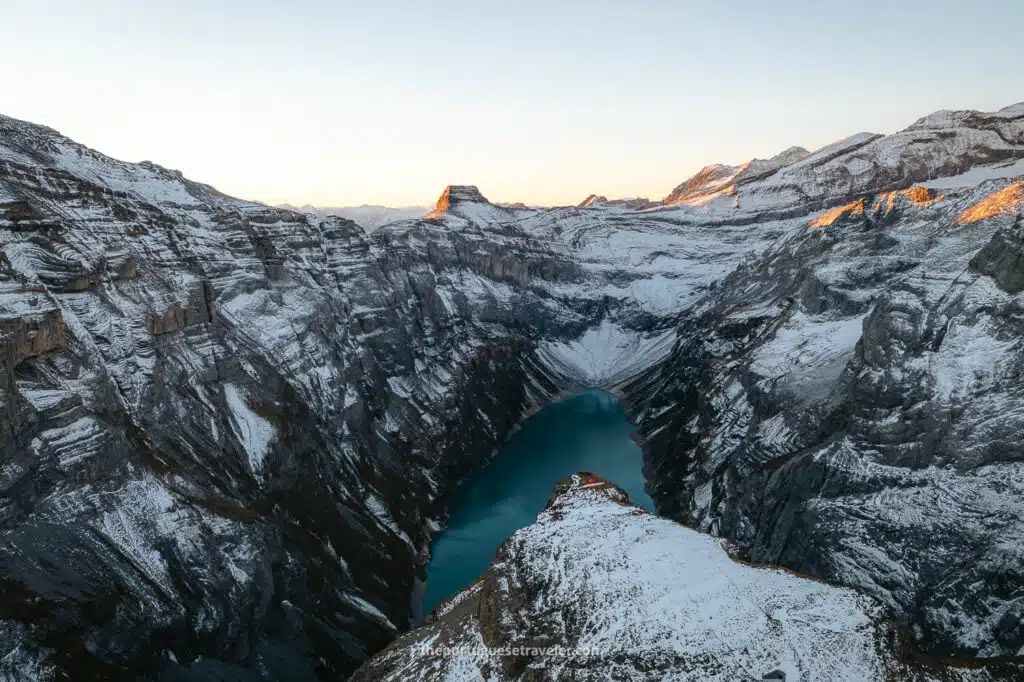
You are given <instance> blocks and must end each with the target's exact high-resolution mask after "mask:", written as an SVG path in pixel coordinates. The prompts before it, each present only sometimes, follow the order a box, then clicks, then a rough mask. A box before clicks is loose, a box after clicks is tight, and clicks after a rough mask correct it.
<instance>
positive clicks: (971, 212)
mask: <svg viewBox="0 0 1024 682" xmlns="http://www.w3.org/2000/svg"><path fill="white" fill-rule="evenodd" d="M1021 206H1024V180H1021V181H1018V182H1015V183H1013V184H1012V185H1008V186H1006V187H1005V188H1003V189H1001V190H999V191H998V192H993V193H992V194H989V195H988V196H987V197H985V198H984V199H982V200H981V201H979V202H978V203H976V204H975V205H974V206H971V207H970V208H969V209H967V210H966V211H964V212H963V213H961V214H960V215H958V216H957V218H956V222H957V223H959V224H960V225H966V224H968V223H976V222H978V221H979V220H985V219H986V218H994V217H995V216H997V215H1004V214H1008V213H1016V212H1018V211H1019V210H1020V208H1021Z"/></svg>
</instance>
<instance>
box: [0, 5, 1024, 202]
mask: <svg viewBox="0 0 1024 682" xmlns="http://www.w3.org/2000/svg"><path fill="white" fill-rule="evenodd" d="M368 5H369V3H361V2H328V1H327V0H312V1H307V2H301V3H293V4H292V5H291V6H286V5H284V4H282V3H273V2H268V1H266V0H252V1H251V2H239V1H237V0H225V1H223V2H220V3H206V2H199V1H198V0H180V1H178V2H143V3H140V2H127V1H124V0H96V1H95V2H90V3H80V2H74V1H72V0H39V1H38V2H34V3H22V4H20V5H18V6H12V7H10V8H5V19H6V23H7V26H8V27H10V28H11V30H9V31H8V33H7V35H5V41H4V43H3V45H2V46H0V51H2V59H0V86H2V88H3V89H2V92H3V93H4V94H3V96H2V100H0V102H2V104H0V113H2V114H6V115H9V116H14V117H17V118H22V119H26V120H29V121H32V122H34V123H40V124H43V125H47V126H50V127H53V128H56V129H57V130H59V131H60V132H62V133H64V134H65V135H67V136H68V137H70V138H72V139H74V140H76V141H78V142H81V143H82V144H85V145H87V146H89V147H92V148H94V149H97V150H98V151H100V152H103V153H105V154H108V155H110V156H113V157H115V158H119V159H124V160H126V161H141V160H151V161H153V162H155V163H158V164H160V165H162V166H166V167H169V168H175V169H180V170H181V171H183V172H184V173H185V175H186V176H187V177H189V178H190V179H193V180H197V181H199V182H204V183H208V184H211V185H213V186H214V187H217V188H218V189H219V190H221V191H223V192H226V193H228V194H231V195H234V196H238V197H242V198H246V199H255V200H259V201H264V202H267V203H271V204H276V203H285V202H287V203H291V204H295V205H302V204H313V205H320V206H346V205H360V204H381V205H387V206H407V205H430V204H432V203H433V202H434V201H435V200H436V199H437V196H438V195H439V194H440V192H441V190H442V189H443V188H444V187H445V185H448V184H470V185H476V186H477V187H479V188H480V190H481V192H482V193H483V194H484V195H485V196H487V197H488V199H490V200H491V201H495V202H499V201H505V202H517V201H521V202H524V203H526V204H534V205H566V204H575V203H577V202H579V201H581V200H583V199H584V198H585V197H586V196H587V195H589V194H591V193H593V194H599V195H605V196H608V197H609V198H619V197H626V196H630V197H639V196H644V197H649V198H652V199H659V198H662V197H664V196H665V195H666V194H668V193H669V191H671V190H672V188H673V187H675V186H676V185H678V184H679V183H681V182H682V181H684V180H685V179H686V178H688V177H689V176H691V175H693V173H695V172H696V171H697V170H699V169H700V168H701V167H703V166H705V165H707V164H711V163H731V164H739V163H742V162H745V161H747V160H749V159H751V158H754V157H760V158H766V157H770V156H772V155H774V154H776V153H778V152H779V151H781V150H783V149H785V148H787V147H790V146H793V145H800V146H803V147H806V148H808V149H811V150H813V149H816V148H818V147H821V146H823V145H825V144H828V143H830V142H832V141H834V140H836V139H839V138H842V137H846V136H848V135H851V134H854V133H856V132H860V131H864V130H867V131H871V132H880V133H889V132H894V131H896V130H899V129H901V128H904V127H906V126H908V125H910V124H911V123H913V122H914V121H915V120H916V119H917V118H920V117H921V116H924V115H926V114H928V113H931V112H932V111H935V110H937V109H980V110H987V111H990V110H995V109H999V108H1001V107H1003V106H1006V105H1009V104H1012V103H1014V102H1017V101H1020V100H1022V99H1024V87H1022V81H1021V78H1020V74H1021V73H1024V50H1020V49H1017V48H1016V45H1017V41H1018V38H1019V35H1020V34H1021V32H1022V29H1024V12H1022V10H1021V8H1020V7H1019V3H1017V2H1014V1H1013V0H989V1H985V2H977V3H973V4H972V5H971V7H970V8H969V10H967V11H965V10H964V8H963V6H962V4H961V3H955V4H954V3H953V2H952V1H951V0H941V1H940V0H936V1H935V2H918V1H916V0H915V1H908V2H904V3H899V4H898V5H897V4H893V3H889V2H881V1H879V0H869V1H866V2H860V3H850V2H842V3H840V2H832V1H823V2H815V3H809V2H808V3H804V2H795V1H788V2H779V3H760V2H752V1H749V0H744V1H735V2H724V3H721V4H720V5H718V6H711V5H710V4H709V3H680V2H668V1H657V2H655V1H647V2H637V3H632V4H630V5H624V4H622V3H614V2H607V1H604V0H593V1H592V2H588V3H579V4H576V3H562V4H561V6H559V7H552V6H551V3H545V2H537V1H536V0H523V1H522V2H519V3H515V4H511V3H510V4H501V5H496V6H492V7H482V6H480V3H472V2H467V1H461V0H460V1H457V2H455V1H443V0H442V1H440V2H435V3H429V4H428V3H415V2H411V1H405V2H386V1H381V2H377V3H373V6H368Z"/></svg>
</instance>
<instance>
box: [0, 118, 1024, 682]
mask: <svg viewBox="0 0 1024 682" xmlns="http://www.w3.org/2000/svg"><path fill="white" fill-rule="evenodd" d="M752 169H753V170H752ZM729 173H733V171H731V170H730V171H729ZM729 173H723V174H718V175H716V178H714V179H712V180H707V181H706V182H705V181H704V180H702V181H701V182H693V183H691V184H690V190H692V191H690V190H687V191H690V193H689V194H687V196H686V197H681V198H680V197H677V199H679V200H678V201H673V202H668V203H667V204H666V205H664V206H653V207H651V206H645V207H643V208H631V207H629V206H625V205H615V206H608V205H602V204H601V203H600V202H597V203H595V205H592V206H588V207H564V208H557V209H550V210H542V209H535V208H525V207H522V206H497V205H494V204H491V203H489V202H488V201H487V200H486V199H485V198H484V197H483V195H482V194H481V193H480V192H479V191H478V190H476V188H470V187H458V186H457V187H452V188H449V189H448V190H446V192H445V193H444V195H442V198H441V200H439V202H438V205H437V206H436V207H435V209H434V211H433V212H431V213H430V215H429V216H427V217H423V218H417V219H411V220H402V221H398V222H394V223H390V224H388V225H385V226H383V227H380V228H379V229H376V230H374V231H372V232H368V231H366V230H364V229H362V228H361V227H359V226H358V225H357V224H355V223H354V222H351V221H348V220H345V219H343V218H337V217H319V216H315V215H313V214H310V213H306V212H295V211H290V210H285V209H280V208H271V207H268V206H264V205H261V204H256V203H252V202H246V201H241V200H238V199H233V198H231V197H227V196H224V195H222V194H220V193H218V192H217V191H216V190H214V189H212V188H210V187H208V186H205V185H201V184H198V183H195V182H192V181H189V180H187V179H185V178H183V177H182V176H181V174H180V173H177V172H174V171H169V170H167V169H164V168H161V167H159V166H156V165H154V164H148V163H145V164H127V163H123V162H119V161H116V160H114V159H110V158H108V157H106V156H103V155H102V154H99V153H97V152H94V151H92V150H89V149H87V148H85V147H82V146H81V145H78V144H76V143H74V142H73V141H71V140H68V139H67V138H65V137H63V136H61V135H60V134H59V133H57V132H55V131H53V130H50V129H47V128H43V127H40V126H35V125H32V124H29V123H25V122H22V121H17V120H14V119H9V118H0V358H2V364H0V431H2V432H3V433H4V434H5V437H4V439H3V440H2V441H0V524H2V525H0V528H2V530H0V532H2V534H3V536H2V542H0V581H2V583H3V588H4V589H3V591H2V595H0V605H2V606H3V610H2V611H0V679H3V676H4V675H6V676H7V677H8V678H10V679H17V680H21V679H58V678H60V677H61V676H64V677H65V678H67V676H68V675H71V673H69V671H73V673H74V674H73V675H72V677H73V678H74V679H76V680H77V679H82V680H91V679H96V680H100V679H103V680H108V679H113V680H117V679H126V680H128V679H130V680H137V679H151V680H193V679H204V680H210V679H213V680H218V679H223V680H227V679H245V680H249V679H253V680H266V679H293V680H314V679H338V678H339V677H343V676H345V675H346V674H348V673H350V672H351V671H353V670H354V669H355V668H356V667H357V666H358V665H359V664H360V663H361V662H362V661H364V660H365V659H366V658H367V657H368V656H370V655H371V654H373V653H374V652H376V651H378V650H379V649H381V648H382V647H383V646H385V645H386V644H387V643H388V642H390V641H392V640H393V639H394V638H395V636H396V635H398V634H399V633H400V632H402V631H405V630H407V629H408V628H409V627H410V626H412V625H413V624H415V623H416V621H417V615H418V614H417V613H416V606H415V604H414V595H415V594H416V593H417V589H418V587H417V581H418V579H419V576H420V575H421V572H420V567H421V566H422V565H423V564H424V563H425V562H426V560H427V554H426V553H427V548H428V547H429V537H430V533H431V532H432V529H434V528H436V527H437V524H438V523H440V522H442V521H443V519H444V514H445V505H446V503H447V500H448V499H449V496H450V493H451V491H452V489H453V487H454V486H455V485H456V484H457V483H458V481H459V480H461V479H462V478H464V477H465V476H466V475H467V474H468V473H470V472H472V471H473V470H475V469H477V468H479V467H481V466H483V465H484V464H485V463H486V461H487V460H488V458H489V457H490V456H491V454H492V453H493V452H494V450H495V449H496V448H497V447H498V446H499V445H500V443H501V442H502V441H503V440H504V439H505V438H506V436H507V435H508V434H509V433H510V432H511V430H512V429H513V428H515V426H516V425H517V424H518V423H519V421H520V420H521V419H522V418H523V417H524V416H525V415H527V414H529V413H530V412H532V411H534V410H536V409H538V408H540V407H542V406H544V405H545V404H549V403H550V402H552V401H553V400H555V399H556V398H557V397H558V396H560V395H564V394H565V393H567V392H571V391H573V390H577V389H579V388H580V387H583V386H598V387H602V388H605V389H607V390H611V391H615V392H616V393H618V394H619V395H621V396H622V397H623V399H624V401H625V402H626V403H627V404H628V406H629V408H630V410H631V411H632V413H633V414H634V415H635V416H636V418H637V419H638V420H639V421H640V422H641V428H642V432H643V434H644V436H645V438H646V440H647V455H646V456H647V469H648V472H649V482H650V485H651V489H652V492H653V494H654V498H655V501H656V503H657V504H658V507H659V511H660V512H661V513H662V514H664V515H665V516H667V517H669V518H672V519H676V520H680V521H683V522H686V523H688V524H692V525H693V526H695V527H697V528H698V529H699V530H701V531H704V532H710V533H714V534H718V535H721V536H723V537H725V538H727V539H728V540H729V542H730V543H731V545H732V546H733V550H734V552H735V553H736V554H737V555H738V556H743V557H746V558H748V559H750V560H753V561H756V562H759V563H777V564H781V565H783V566H788V567H790V568H793V569H796V570H798V571H800V572H802V573H806V574H809V575H812V576H816V577H819V578H824V579H825V580H827V581H829V582H832V583H835V584H839V585H845V586H850V587H855V588H858V589H859V590H861V591H863V592H864V593H866V595H867V596H868V597H870V598H872V599H875V600H876V601H877V603H879V604H881V605H882V608H883V609H884V611H885V614H886V617H887V618H890V617H891V618H892V619H894V622H895V623H897V624H899V626H900V627H901V628H903V629H904V630H905V632H906V633H907V637H908V639H909V640H910V641H912V642H913V643H914V646H915V647H916V648H918V649H920V650H921V651H922V652H924V653H923V654H922V655H925V654H926V655H929V656H931V655H937V656H939V655H941V656H947V657H948V656H954V657H957V658H955V659H954V660H956V661H960V660H968V661H973V662H974V663H975V664H984V665H991V666H999V665H1002V666H1012V665H1013V660H1012V659H1013V657H1018V658H1019V657H1020V656H1022V655H1024V625H1022V616H1024V573H1022V566H1024V555H1022V552H1024V544H1022V543H1021V540H1020V539H1021V537H1024V534H1022V532H1021V531H1022V528H1024V523H1022V519H1024V501H1022V500H1024V495H1021V493H1022V492H1024V490H1022V489H1024V471H1022V469H1024V464H1022V460H1024V451H1022V445H1021V440H1020V438H1019V433H1020V431H1021V426H1022V425H1024V394H1022V393H1021V392H1020V391H1019V390H1018V389H1019V386H1018V385H1019V383H1020V381H1019V378H1020V373H1021V358H1022V354H1021V345H1020V344H1021V338H1022V335H1021V331H1022V330H1021V329H1019V323H1020V319H1021V309H1022V303H1021V298H1020V297H1021V289H1022V287H1024V275H1022V274H1021V267H1022V265H1021V264H1022V263H1024V237H1022V230H1024V226H1022V222H1021V217H1020V213H1021V204H1022V203H1024V192H1022V190H1021V181H1022V178H1024V105H1016V106H1014V107H1008V108H1007V109H1004V110H1002V111H1000V112H996V113H991V114H982V113H978V112H940V113H938V114H933V115H932V116H929V117H926V118H924V119H922V120H921V121H919V122H918V123H916V124H915V125H913V126H911V127H910V128H908V129H907V130H905V131H902V132H900V133H896V134H894V135H890V136H866V135H861V136H855V137H854V138H849V139H848V140H846V141H843V142H841V143H837V144H835V145H831V146H829V147H827V148H825V149H824V150H818V151H816V152H814V153H811V154H807V155H805V153H804V152H803V150H787V152H784V153H783V154H782V155H780V156H778V157H775V159H772V160H768V161H764V162H757V161H755V162H751V163H750V164H748V165H747V166H746V168H741V169H738V170H735V173H734V174H733V175H730V174H729ZM702 183H703V184H702ZM712 184H713V185H714V186H712ZM698 185H699V187H698ZM701 188H703V189H701ZM701 192H704V194H701ZM683 193H685V192H683ZM710 195H713V196H710ZM651 523H654V522H653V520H652V521H651ZM666 523H667V522H666ZM671 527H672V528H677V527H676V526H671ZM652 528H655V529H661V528H669V526H663V525H661V523H660V522H658V523H655V524H654V526H652ZM652 532H655V533H657V532H660V531H658V530H653V531H652ZM665 532H669V531H665ZM671 532H672V533H678V532H681V529H680V530H673V531H671ZM686 537H691V536H689V535H688V536H686ZM695 537H696V536H695ZM694 542H696V540H694ZM679 589H683V590H685V589H686V588H685V584H683V585H682V586H681V587H680V588H679ZM695 589H696V587H695ZM975 659H978V660H977V661H975ZM936 660H939V659H936ZM941 660H946V659H941ZM991 671H994V672H993V674H1003V673H1002V669H1001V668H998V667H992V668H991ZM947 672H948V671H947ZM947 672H942V675H946V674H947ZM948 674H949V675H953V674H954V673H952V672H949V673H948ZM957 674H959V673H957ZM939 679H955V678H950V677H946V678H943V677H939ZM1006 679H1012V678H1006Z"/></svg>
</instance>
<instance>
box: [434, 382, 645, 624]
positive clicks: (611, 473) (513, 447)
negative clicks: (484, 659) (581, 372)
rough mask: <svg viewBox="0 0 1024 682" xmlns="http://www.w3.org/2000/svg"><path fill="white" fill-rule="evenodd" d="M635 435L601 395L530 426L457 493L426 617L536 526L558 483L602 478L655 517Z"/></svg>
mask: <svg viewBox="0 0 1024 682" xmlns="http://www.w3.org/2000/svg"><path fill="white" fill-rule="evenodd" d="M634 429H635V427H634V425H633V424H631V423H630V422H629V420H628V419H627V418H626V413H625V411H623V409H622V407H621V406H620V405H619V403H618V401H617V400H616V399H615V398H614V397H613V396H611V395H609V394H607V393H603V392H600V391H587V392H585V393H581V394H579V395H576V396H573V397H571V398H568V399H566V400H563V401H562V402H559V403H557V404H555V405H552V406H551V407H548V408H546V409H544V410H542V411H540V412H538V413H537V414H535V415H534V416H533V417H531V418H530V419H528V420H527V421H526V422H525V423H524V424H523V426H522V428H521V429H520V430H519V431H517V432H516V433H515V434H514V435H513V436H512V437H511V438H510V439H509V440H508V442H507V443H505V445H504V446H503V447H502V449H501V450H500V451H499V452H498V454H497V455H496V456H495V458H494V459H493V460H492V461H491V463H490V464H488V465H487V467H486V468H485V469H483V470H482V471H480V472H479V473H478V474H477V475H476V476H474V477H473V478H471V479H469V480H468V481H466V482H465V483H463V484H462V486H460V488H459V490H458V491H457V492H456V494H455V499H454V501H453V503H452V505H451V508H450V512H451V515H450V518H449V520H448V527H447V529H445V530H444V531H441V532H440V533H438V534H437V535H435V536H434V541H433V544H432V547H431V561H430V564H429V565H428V567H427V585H426V594H425V596H424V603H423V612H424V613H425V614H426V613H430V611H431V610H432V609H433V608H434V607H435V606H436V605H437V604H438V602H440V601H442V600H444V599H446V598H448V597H450V596H451V595H453V594H455V593H456V592H458V591H459V590H461V589H462V588H464V587H466V586H467V585H469V584H471V583H472V582H473V581H474V580H476V579H477V578H479V577H480V575H481V574H482V573H483V572H484V571H485V570H486V569H487V567H488V566H489V565H490V563H491V559H493V558H494V553H495V552H496V551H497V549H498V546H499V545H501V543H502V542H504V541H505V540H506V538H508V537H509V536H510V535H512V533H514V532H515V531H516V530H518V529H520V528H522V527H523V526H528V525H530V524H531V523H533V522H534V521H535V520H536V518H537V514H538V513H539V512H540V511H541V510H542V509H543V508H544V505H545V504H546V503H547V501H548V498H549V497H550V496H551V491H552V490H553V489H554V487H555V483H557V482H558V480H559V479H561V478H563V477H565V476H568V475H569V474H573V473H576V472H577V471H590V472H592V473H595V474H597V475H599V476H603V477H605V478H607V479H608V480H609V481H612V482H613V483H617V484H618V485H620V486H621V487H623V488H625V489H626V492H628V493H629V497H630V499H631V500H632V501H633V502H635V503H636V504H638V505H640V506H641V507H643V508H644V509H646V510H648V511H651V512H653V511H654V503H653V502H652V500H651V498H650V497H649V496H648V495H647V493H645V492H644V477H643V473H642V471H641V469H642V467H643V453H642V451H641V450H640V447H639V446H638V445H637V444H636V443H634V442H633V441H632V440H631V439H630V434H632V432H633V430H634Z"/></svg>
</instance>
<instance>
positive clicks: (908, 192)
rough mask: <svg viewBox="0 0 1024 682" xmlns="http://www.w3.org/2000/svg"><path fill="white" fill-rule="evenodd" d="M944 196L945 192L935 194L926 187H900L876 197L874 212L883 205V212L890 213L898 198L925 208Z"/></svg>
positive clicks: (878, 210)
mask: <svg viewBox="0 0 1024 682" xmlns="http://www.w3.org/2000/svg"><path fill="white" fill-rule="evenodd" d="M945 196H946V195H945V194H939V195H936V194H935V192H934V191H933V190H930V189H928V188H927V187H920V186H918V185H915V186H913V187H908V188H907V189H900V190H896V191H894V192H886V193H885V194H882V195H881V196H879V197H878V201H877V202H876V203H875V209H874V212H875V213H879V212H881V210H882V207H883V205H884V206H885V212H886V213H892V212H893V209H895V208H896V201H897V200H898V199H906V200H907V201H909V202H910V203H912V204H913V205H914V206H916V207H918V208H927V207H929V206H931V205H932V204H934V203H935V202H936V201H941V200H942V199H943V198H944V197H945Z"/></svg>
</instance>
